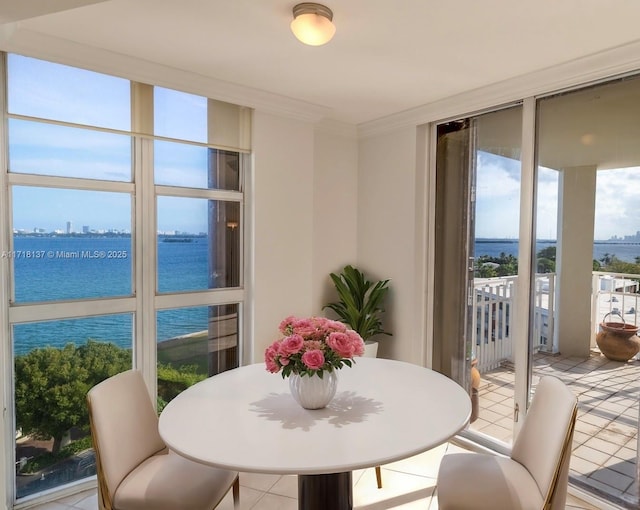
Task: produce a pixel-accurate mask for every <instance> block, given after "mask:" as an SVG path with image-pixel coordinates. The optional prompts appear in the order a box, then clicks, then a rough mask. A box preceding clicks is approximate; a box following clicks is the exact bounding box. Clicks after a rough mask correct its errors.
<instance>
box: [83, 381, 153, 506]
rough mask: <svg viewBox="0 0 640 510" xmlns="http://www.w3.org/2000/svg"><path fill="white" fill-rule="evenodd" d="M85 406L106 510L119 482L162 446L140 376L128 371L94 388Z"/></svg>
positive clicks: (101, 497) (150, 403) (101, 496)
mask: <svg viewBox="0 0 640 510" xmlns="http://www.w3.org/2000/svg"><path fill="white" fill-rule="evenodd" d="M87 404H88V406H89V419H90V424H91V434H92V439H93V446H94V450H95V453H96V464H97V471H98V484H99V492H100V496H99V497H100V499H101V501H100V508H107V509H109V508H111V502H112V501H113V495H114V493H115V491H116V489H117V488H118V486H119V485H120V483H121V482H122V480H123V479H124V478H125V477H126V476H127V475H128V474H129V473H130V472H131V471H132V470H133V469H135V468H136V467H137V466H138V465H139V464H140V463H141V462H142V461H144V460H145V459H147V458H149V457H151V456H152V455H154V454H155V453H157V452H159V451H161V450H163V449H164V448H165V444H164V442H163V441H162V439H161V437H160V434H159V433H158V416H157V414H156V412H155V410H154V408H153V404H152V402H151V399H150V398H149V393H148V391H147V386H146V384H145V383H144V380H143V379H142V374H141V373H140V372H138V371H136V370H128V371H126V372H122V373H120V374H117V375H114V376H113V377H110V378H109V379H107V380H105V381H102V382H101V383H100V384H97V385H96V386H94V387H93V388H92V389H91V390H89V392H88V393H87Z"/></svg>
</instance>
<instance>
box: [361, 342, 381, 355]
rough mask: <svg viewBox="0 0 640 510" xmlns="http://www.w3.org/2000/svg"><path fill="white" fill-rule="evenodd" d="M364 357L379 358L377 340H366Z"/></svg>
mask: <svg viewBox="0 0 640 510" xmlns="http://www.w3.org/2000/svg"><path fill="white" fill-rule="evenodd" d="M363 356H364V357H365V358H377V357H378V342H376V341H375V340H365V342H364V354H363Z"/></svg>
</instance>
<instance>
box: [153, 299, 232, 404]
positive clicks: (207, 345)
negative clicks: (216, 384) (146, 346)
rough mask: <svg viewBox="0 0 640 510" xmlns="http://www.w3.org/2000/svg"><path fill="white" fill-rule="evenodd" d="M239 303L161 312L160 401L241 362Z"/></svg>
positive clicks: (158, 313) (158, 322)
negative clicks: (239, 349) (239, 348)
mask: <svg viewBox="0 0 640 510" xmlns="http://www.w3.org/2000/svg"><path fill="white" fill-rule="evenodd" d="M238 324H239V323H238V305H237V304H228V305H218V306H209V307H204V306H203V307H191V308H175V309H171V310H159V311H158V312H157V331H158V405H159V407H160V408H162V407H164V405H166V403H167V402H169V401H170V400H171V399H173V398H174V397H175V396H176V395H177V394H178V393H180V392H181V391H182V390H184V389H186V388H188V387H189V386H191V385H192V384H195V383H196V382H198V381H201V380H202V379H205V378H206V377H209V376H211V375H215V374H218V373H220V372H223V371H225V370H229V369H231V368H235V367H237V366H238V363H239V358H238V356H239V352H238Z"/></svg>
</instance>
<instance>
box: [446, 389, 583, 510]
mask: <svg viewBox="0 0 640 510" xmlns="http://www.w3.org/2000/svg"><path fill="white" fill-rule="evenodd" d="M577 408H578V407H577V399H576V397H575V396H574V395H573V393H571V391H570V390H569V389H568V388H567V387H566V386H565V385H564V384H563V383H562V382H561V381H560V380H559V379H556V378H555V377H550V376H547V377H543V378H542V379H541V380H540V382H539V383H538V386H537V387H536V393H535V395H534V397H533V400H532V402H531V407H530V408H529V412H528V414H527V416H526V417H525V419H524V423H523V425H522V429H521V431H520V434H519V435H518V437H517V438H516V441H515V443H514V444H513V448H512V450H511V456H510V457H499V456H494V455H485V454H475V453H458V454H451V455H445V456H444V458H443V460H442V463H441V464H440V470H439V472H438V486H437V493H438V507H439V508H440V510H465V509H469V510H471V509H473V510H484V509H486V510H519V509H522V510H524V509H527V510H529V509H531V510H534V509H535V510H543V509H544V510H547V509H550V510H561V509H564V508H565V503H566V498H567V484H568V477H569V459H570V456H571V443H572V440H573V429H574V427H575V421H576V413H577Z"/></svg>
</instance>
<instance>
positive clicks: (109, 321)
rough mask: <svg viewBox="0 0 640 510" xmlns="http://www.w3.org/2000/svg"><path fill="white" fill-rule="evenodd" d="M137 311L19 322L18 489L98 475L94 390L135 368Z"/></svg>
mask: <svg viewBox="0 0 640 510" xmlns="http://www.w3.org/2000/svg"><path fill="white" fill-rule="evenodd" d="M132 321H133V317H132V316H131V315H130V314H121V315H112V316H98V317H91V318H86V319H72V320H58V321H47V322H39V323H30V324H18V325H15V326H14V327H13V346H14V360H15V364H14V370H15V417H16V432H17V433H16V445H15V454H16V473H17V474H18V475H19V476H16V478H15V480H16V482H15V483H16V497H17V498H18V499H20V498H23V497H25V496H28V495H31V494H35V493H37V492H41V491H43V490H47V489H51V488H55V487H58V486H60V485H63V484H67V483H70V482H73V481H76V480H80V479H83V478H86V477H89V476H93V475H95V472H96V471H95V456H94V453H93V449H92V447H91V446H92V445H91V437H90V436H89V418H88V414H87V407H86V393H87V390H88V389H89V388H91V387H92V386H94V385H95V384H97V383H99V382H100V381H102V380H104V379H106V378H107V377H110V376H111V375H114V374H116V373H118V372H122V371H124V370H128V369H130V368H131V362H132V354H131V345H132Z"/></svg>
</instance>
